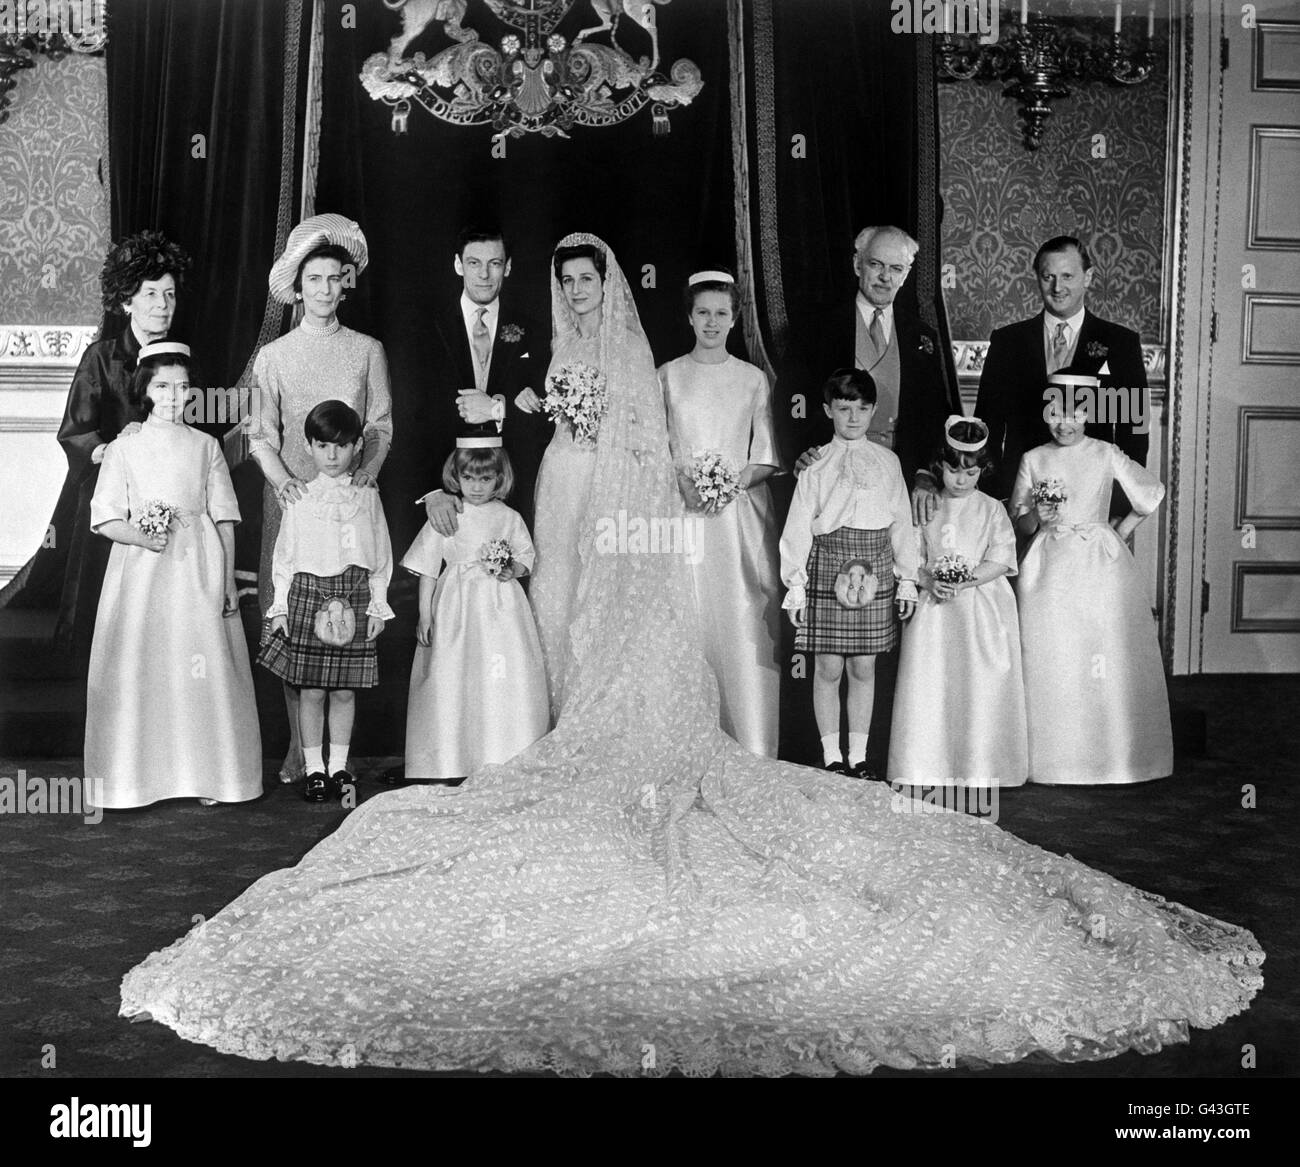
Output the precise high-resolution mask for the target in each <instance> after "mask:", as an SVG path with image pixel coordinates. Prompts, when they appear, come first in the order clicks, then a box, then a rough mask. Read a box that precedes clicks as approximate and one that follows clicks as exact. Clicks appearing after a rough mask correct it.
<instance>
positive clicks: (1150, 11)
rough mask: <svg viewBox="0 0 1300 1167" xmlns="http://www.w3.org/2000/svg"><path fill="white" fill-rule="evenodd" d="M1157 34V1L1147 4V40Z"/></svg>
mask: <svg viewBox="0 0 1300 1167" xmlns="http://www.w3.org/2000/svg"><path fill="white" fill-rule="evenodd" d="M1155 35H1156V6H1155V3H1154V2H1153V3H1151V4H1148V5H1147V40H1150V39H1151V38H1152V37H1153V36H1155Z"/></svg>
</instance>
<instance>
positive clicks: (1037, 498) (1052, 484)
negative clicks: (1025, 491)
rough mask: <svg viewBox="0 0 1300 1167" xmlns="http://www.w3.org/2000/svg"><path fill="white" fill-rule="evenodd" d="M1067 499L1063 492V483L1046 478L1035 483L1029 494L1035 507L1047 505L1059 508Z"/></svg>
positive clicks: (1056, 479) (1067, 496)
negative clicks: (1041, 504)
mask: <svg viewBox="0 0 1300 1167" xmlns="http://www.w3.org/2000/svg"><path fill="white" fill-rule="evenodd" d="M1069 497H1070V496H1069V495H1068V494H1067V493H1066V490H1065V483H1064V482H1062V481H1061V480H1060V479H1059V478H1047V479H1044V480H1042V481H1039V482H1035V483H1034V489H1033V490H1032V491H1031V492H1030V498H1032V499H1033V502H1034V505H1035V506H1038V505H1039V504H1040V503H1047V504H1048V505H1049V506H1054V507H1059V506H1060V505H1061V504H1062V503H1063V502H1065V500H1066V499H1067V498H1069Z"/></svg>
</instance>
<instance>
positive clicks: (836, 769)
mask: <svg viewBox="0 0 1300 1167" xmlns="http://www.w3.org/2000/svg"><path fill="white" fill-rule="evenodd" d="M822 769H823V770H829V771H830V772H831V773H832V774H847V773H849V767H848V763H846V762H842V761H839V760H836V761H834V762H827V763H826V765H824V766H823V767H822Z"/></svg>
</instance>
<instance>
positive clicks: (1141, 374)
mask: <svg viewBox="0 0 1300 1167" xmlns="http://www.w3.org/2000/svg"><path fill="white" fill-rule="evenodd" d="M1034 275H1035V277H1036V278H1037V280H1038V293H1039V295H1040V296H1041V297H1042V300H1043V311H1041V312H1039V313H1038V314H1037V315H1036V316H1031V317H1030V318H1029V319H1028V320H1018V321H1017V322H1016V323H1015V324H1008V325H1007V326H1006V327H1005V328H999V329H997V330H996V331H994V333H993V336H992V337H991V338H990V340H989V350H988V355H987V356H986V357H985V358H984V371H983V372H982V373H981V375H980V388H979V399H978V401H977V403H976V405H975V415H976V416H977V417H979V418H981V419H982V420H983V421H985V422H986V423H987V424H988V427H989V449H991V450H993V451H994V452H995V454H996V455H997V456H998V459H999V461H998V468H997V471H996V473H995V475H994V476H993V477H992V481H991V482H990V483H989V484H988V485H987V486H986V487H985V489H986V490H987V491H988V492H989V493H990V494H992V495H994V496H995V497H997V498H1002V499H1005V498H1008V497H1010V495H1011V489H1012V487H1013V486H1014V485H1015V481H1016V471H1017V470H1018V469H1019V468H1020V458H1021V456H1022V455H1023V454H1024V452H1025V451H1026V450H1031V449H1033V448H1034V447H1035V446H1041V445H1042V444H1043V443H1044V442H1048V441H1051V434H1050V433H1049V432H1048V428H1047V421H1046V417H1045V411H1046V405H1047V403H1048V399H1047V398H1046V397H1045V396H1044V390H1045V389H1046V387H1047V378H1048V375H1049V374H1050V373H1055V372H1058V371H1060V370H1065V369H1068V370H1069V371H1070V372H1071V373H1080V374H1085V375H1088V376H1095V377H1098V378H1100V380H1101V388H1100V390H1099V391H1098V392H1096V393H1095V394H1093V395H1092V396H1091V398H1090V399H1089V401H1088V404H1089V412H1090V416H1089V421H1088V426H1087V431H1086V432H1087V434H1088V436H1089V437H1095V438H1101V439H1102V440H1103V441H1107V442H1114V443H1115V445H1117V446H1119V448H1120V449H1121V450H1123V451H1124V453H1126V454H1127V455H1128V456H1129V457H1130V458H1132V459H1133V460H1134V461H1135V462H1140V463H1142V464H1143V465H1145V464H1146V457H1147V446H1148V444H1149V433H1148V431H1149V428H1150V425H1149V422H1150V401H1149V397H1148V390H1147V383H1146V367H1145V366H1144V365H1143V362H1142V344H1141V341H1140V340H1139V338H1138V334H1137V333H1136V332H1133V331H1132V330H1131V329H1128V328H1124V327H1122V326H1121V325H1118V324H1112V323H1111V322H1110V321H1109V320H1103V319H1101V317H1099V316H1094V315H1093V314H1092V313H1091V312H1089V311H1088V310H1087V308H1086V307H1085V306H1084V301H1085V299H1086V298H1087V294H1088V288H1089V287H1090V286H1091V285H1092V257H1091V256H1089V254H1088V249H1087V247H1086V246H1085V245H1084V244H1083V243H1081V242H1080V241H1079V240H1078V239H1076V238H1075V237H1074V236H1073V235H1058V236H1056V238H1054V239H1049V240H1048V241H1047V242H1046V243H1044V244H1043V245H1042V247H1040V248H1039V249H1038V254H1037V255H1035V256H1034Z"/></svg>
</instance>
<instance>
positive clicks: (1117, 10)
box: [1115, 0, 1123, 32]
mask: <svg viewBox="0 0 1300 1167" xmlns="http://www.w3.org/2000/svg"><path fill="white" fill-rule="evenodd" d="M1122 11H1123V5H1122V4H1121V3H1120V0H1115V31H1116V32H1119V20H1120V15H1121V13H1122Z"/></svg>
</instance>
